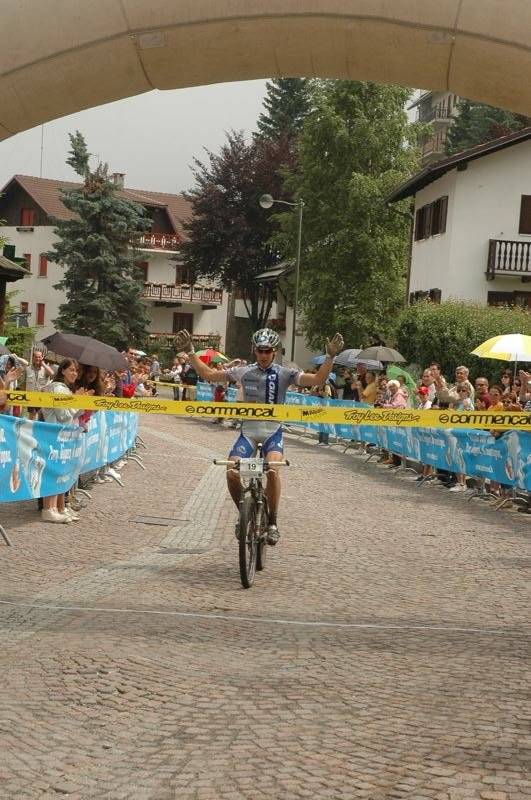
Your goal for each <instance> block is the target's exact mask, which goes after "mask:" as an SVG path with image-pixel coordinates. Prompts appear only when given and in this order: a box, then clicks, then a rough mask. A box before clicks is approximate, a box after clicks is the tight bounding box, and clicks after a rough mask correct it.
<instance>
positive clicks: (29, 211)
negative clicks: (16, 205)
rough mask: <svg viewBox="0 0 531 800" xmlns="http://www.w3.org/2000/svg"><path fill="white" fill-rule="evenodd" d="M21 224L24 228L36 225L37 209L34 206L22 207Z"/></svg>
mask: <svg viewBox="0 0 531 800" xmlns="http://www.w3.org/2000/svg"><path fill="white" fill-rule="evenodd" d="M20 224H21V226H22V227H24V228H27V227H28V228H30V227H32V226H33V225H35V209H34V208H21V209H20Z"/></svg>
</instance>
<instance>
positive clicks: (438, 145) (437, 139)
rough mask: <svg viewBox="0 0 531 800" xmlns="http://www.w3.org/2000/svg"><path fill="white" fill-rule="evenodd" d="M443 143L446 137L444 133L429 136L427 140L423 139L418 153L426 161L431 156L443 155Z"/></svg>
mask: <svg viewBox="0 0 531 800" xmlns="http://www.w3.org/2000/svg"><path fill="white" fill-rule="evenodd" d="M445 142H446V135H445V133H442V132H439V133H437V134H435V136H430V138H429V139H425V140H424V141H423V142H422V143H421V145H420V152H421V153H422V157H423V158H424V159H426V158H429V157H431V156H442V155H444V145H445Z"/></svg>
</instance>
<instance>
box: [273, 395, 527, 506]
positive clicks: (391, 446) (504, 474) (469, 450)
mask: <svg viewBox="0 0 531 800" xmlns="http://www.w3.org/2000/svg"><path fill="white" fill-rule="evenodd" d="M286 403H288V404H296V405H307V406H309V407H311V406H313V405H340V406H362V405H363V404H362V403H355V402H353V401H349V400H322V399H321V398H316V397H312V396H311V395H304V394H299V393H297V392H288V393H287V394H286ZM309 419H311V416H310V417H309ZM292 424H299V423H292ZM300 427H304V428H305V429H307V430H312V431H328V432H329V433H331V434H332V435H335V436H337V437H338V438H339V439H347V440H353V441H356V442H366V443H368V444H377V445H378V446H379V447H382V448H383V449H384V450H389V451H390V452H391V453H396V454H397V455H399V456H403V457H405V458H409V459H411V460H412V461H418V462H420V463H421V464H430V465H431V466H433V467H436V468H438V469H445V470H448V471H449V472H462V473H464V474H465V475H468V476H469V477H476V478H488V479H490V480H493V481H498V482H499V483H503V484H505V485H506V486H507V485H508V486H515V487H517V488H518V489H525V490H527V491H531V434H530V433H527V432H525V431H504V432H503V433H501V434H498V435H496V437H494V436H492V435H491V434H490V433H489V432H488V431H482V430H455V429H453V428H452V429H446V428H398V427H392V426H389V427H387V426H379V427H370V426H367V425H365V426H364V425H319V424H316V423H308V424H303V425H301V426H300Z"/></svg>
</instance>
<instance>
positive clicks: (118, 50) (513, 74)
mask: <svg viewBox="0 0 531 800" xmlns="http://www.w3.org/2000/svg"><path fill="white" fill-rule="evenodd" d="M502 8H503V14H501V9H502ZM275 75H288V76H314V75H315V76H321V77H333V78H349V79H365V80H374V81H377V82H380V83H402V84H405V85H408V86H422V87H424V88H427V89H443V88H444V89H446V88H449V89H451V90H453V91H455V92H456V93H457V94H459V95H462V96H465V97H470V98H474V99H477V100H482V101H485V102H488V103H491V104H493V105H498V106H502V107H506V108H511V109H512V110H514V111H519V112H521V113H524V114H529V115H531V81H530V79H529V78H530V75H531V2H529V0H503V2H500V0H149V2H147V1H146V0H90V1H89V2H87V0H38V1H37V2H35V1H34V2H27V1H26V2H22V0H2V2H1V7H0V139H2V138H7V137H8V136H11V135H12V134H14V133H17V132H19V131H22V130H26V129H28V128H31V127H33V126H34V125H37V124H40V123H42V122H45V121H48V120H50V119H55V118H57V117H61V116H64V115H66V114H70V113H73V112H75V111H80V110H82V109H85V108H90V107H92V106H95V105H99V104H102V103H106V102H110V101H112V100H118V99H120V98H123V97H129V96H131V95H135V94H140V93H142V92H146V91H149V90H151V89H154V88H158V89H175V88H180V87H185V86H195V85H199V84H208V83H216V82H222V81H232V80H245V79H253V78H264V77H270V76H275Z"/></svg>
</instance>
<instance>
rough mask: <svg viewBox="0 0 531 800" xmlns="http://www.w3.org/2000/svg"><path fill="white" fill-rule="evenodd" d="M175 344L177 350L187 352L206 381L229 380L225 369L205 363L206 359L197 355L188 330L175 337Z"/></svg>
mask: <svg viewBox="0 0 531 800" xmlns="http://www.w3.org/2000/svg"><path fill="white" fill-rule="evenodd" d="M175 346H176V348H177V350H180V351H181V352H182V353H186V355H187V356H188V358H189V359H190V364H191V365H192V366H193V368H194V369H195V371H196V372H197V374H198V375H199V377H200V378H202V379H203V380H204V381H208V382H209V383H228V382H229V376H228V375H227V373H226V372H225V371H224V370H219V369H212V368H211V367H209V366H208V364H205V362H204V361H201V359H200V358H199V357H198V356H196V354H195V350H194V345H193V342H192V337H191V336H190V334H189V333H188V331H179V333H178V334H177V336H176V337H175Z"/></svg>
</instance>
